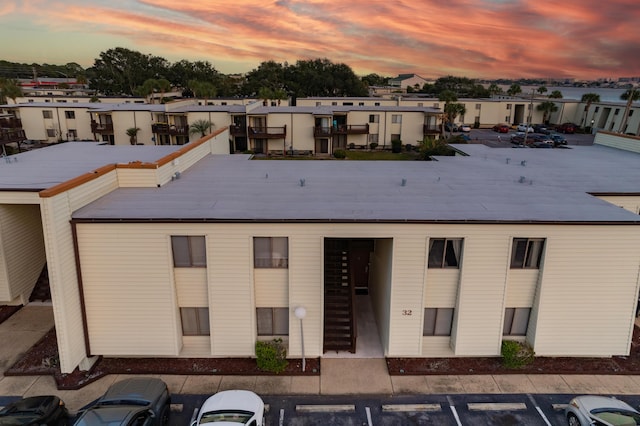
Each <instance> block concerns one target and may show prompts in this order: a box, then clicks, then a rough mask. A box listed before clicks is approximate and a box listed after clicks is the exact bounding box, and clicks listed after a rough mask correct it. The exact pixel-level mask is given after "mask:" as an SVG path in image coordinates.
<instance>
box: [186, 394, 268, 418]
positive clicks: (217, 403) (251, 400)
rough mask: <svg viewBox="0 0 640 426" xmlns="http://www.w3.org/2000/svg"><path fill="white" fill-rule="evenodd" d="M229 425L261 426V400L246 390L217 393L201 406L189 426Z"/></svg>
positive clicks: (262, 415) (262, 410)
mask: <svg viewBox="0 0 640 426" xmlns="http://www.w3.org/2000/svg"><path fill="white" fill-rule="evenodd" d="M231 424H243V425H248V426H263V425H264V402H263V401H262V399H261V398H260V397H259V396H258V395H256V394H255V393H253V392H251V391H247V390H227V391H222V392H218V393H217V394H215V395H213V396H210V397H209V398H208V399H207V400H206V401H205V402H204V404H202V407H201V408H200V410H198V413H197V415H196V416H195V418H194V419H192V421H191V424H190V425H191V426H201V425H211V426H215V425H220V426H224V425H231Z"/></svg>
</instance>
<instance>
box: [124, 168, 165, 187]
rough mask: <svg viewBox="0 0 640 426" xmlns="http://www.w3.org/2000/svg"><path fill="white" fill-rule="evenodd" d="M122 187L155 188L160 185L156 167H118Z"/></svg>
mask: <svg viewBox="0 0 640 426" xmlns="http://www.w3.org/2000/svg"><path fill="white" fill-rule="evenodd" d="M116 170H117V171H118V186H119V187H120V188H155V187H156V186H157V185H158V183H159V182H158V177H157V170H156V169H130V168H118V169H116Z"/></svg>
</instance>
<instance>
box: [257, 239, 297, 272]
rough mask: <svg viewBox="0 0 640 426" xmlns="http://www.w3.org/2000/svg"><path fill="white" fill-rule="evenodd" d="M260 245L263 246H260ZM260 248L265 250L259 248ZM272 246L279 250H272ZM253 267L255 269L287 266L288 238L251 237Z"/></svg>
mask: <svg viewBox="0 0 640 426" xmlns="http://www.w3.org/2000/svg"><path fill="white" fill-rule="evenodd" d="M262 245H265V247H261V246H262ZM267 246H268V247H267ZM261 248H264V249H265V250H261ZM274 248H276V249H278V250H279V251H274ZM267 254H268V255H267ZM253 267H254V268H256V269H264V268H282V269H287V268H288V267H289V238H288V237H253Z"/></svg>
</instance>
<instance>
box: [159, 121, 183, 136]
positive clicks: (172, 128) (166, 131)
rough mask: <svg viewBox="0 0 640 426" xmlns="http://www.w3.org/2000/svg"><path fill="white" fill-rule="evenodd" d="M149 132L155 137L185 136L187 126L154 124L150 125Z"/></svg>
mask: <svg viewBox="0 0 640 426" xmlns="http://www.w3.org/2000/svg"><path fill="white" fill-rule="evenodd" d="M151 131H152V132H153V133H155V134H157V135H170V136H187V135H188V134H189V126H176V125H175V124H171V125H169V124H167V123H156V124H152V125H151Z"/></svg>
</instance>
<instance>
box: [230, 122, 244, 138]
mask: <svg viewBox="0 0 640 426" xmlns="http://www.w3.org/2000/svg"><path fill="white" fill-rule="evenodd" d="M229 134H230V135H231V136H246V135H247V129H246V127H245V126H236V125H231V126H229Z"/></svg>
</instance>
